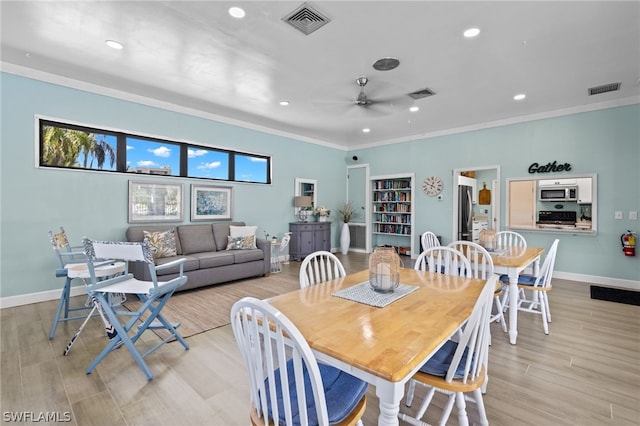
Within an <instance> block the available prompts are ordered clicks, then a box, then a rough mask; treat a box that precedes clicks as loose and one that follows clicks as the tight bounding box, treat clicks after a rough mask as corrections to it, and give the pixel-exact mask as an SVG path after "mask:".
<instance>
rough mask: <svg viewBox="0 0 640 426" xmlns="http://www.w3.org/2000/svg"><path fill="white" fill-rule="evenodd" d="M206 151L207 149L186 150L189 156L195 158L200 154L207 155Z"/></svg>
mask: <svg viewBox="0 0 640 426" xmlns="http://www.w3.org/2000/svg"><path fill="white" fill-rule="evenodd" d="M208 152H209V151H207V150H206V149H188V150H187V153H188V155H189V158H196V157H200V156H202V155H207V153H208Z"/></svg>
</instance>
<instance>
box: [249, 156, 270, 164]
mask: <svg viewBox="0 0 640 426" xmlns="http://www.w3.org/2000/svg"><path fill="white" fill-rule="evenodd" d="M249 159H250V160H251V161H252V162H254V163H266V162H267V159H266V158H258V157H249Z"/></svg>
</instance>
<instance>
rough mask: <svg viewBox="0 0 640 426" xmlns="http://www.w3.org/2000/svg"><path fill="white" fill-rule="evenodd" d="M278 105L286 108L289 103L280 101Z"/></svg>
mask: <svg viewBox="0 0 640 426" xmlns="http://www.w3.org/2000/svg"><path fill="white" fill-rule="evenodd" d="M280 105H281V106H287V105H289V101H280Z"/></svg>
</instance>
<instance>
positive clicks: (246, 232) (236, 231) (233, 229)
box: [229, 225, 258, 238]
mask: <svg viewBox="0 0 640 426" xmlns="http://www.w3.org/2000/svg"><path fill="white" fill-rule="evenodd" d="M257 230H258V227H257V226H234V225H229V235H231V236H232V237H233V238H236V237H248V236H250V235H256V231H257Z"/></svg>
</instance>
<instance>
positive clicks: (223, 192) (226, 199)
mask: <svg viewBox="0 0 640 426" xmlns="http://www.w3.org/2000/svg"><path fill="white" fill-rule="evenodd" d="M232 189H233V188H232V187H230V186H207V185H191V220H192V221H194V222H195V221H198V220H225V219H228V220H231V205H232V204H231V195H232V194H231V190H232Z"/></svg>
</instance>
